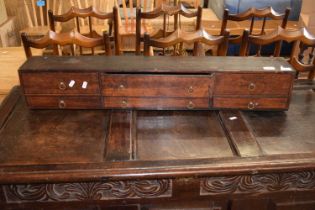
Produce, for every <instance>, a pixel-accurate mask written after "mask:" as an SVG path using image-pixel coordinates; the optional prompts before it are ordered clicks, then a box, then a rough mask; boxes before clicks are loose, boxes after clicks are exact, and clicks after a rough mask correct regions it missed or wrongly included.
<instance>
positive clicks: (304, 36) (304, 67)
mask: <svg viewBox="0 0 315 210" xmlns="http://www.w3.org/2000/svg"><path fill="white" fill-rule="evenodd" d="M283 41H285V42H287V43H292V44H293V49H292V52H291V55H290V59H289V63H290V64H291V65H292V66H293V67H294V68H295V69H296V70H297V75H298V74H299V73H301V72H307V73H309V76H308V79H309V80H313V78H314V72H315V70H314V69H315V60H314V48H315V36H314V35H313V34H310V33H309V32H308V31H307V29H306V28H300V29H299V30H288V29H283V28H282V27H278V28H276V29H275V30H274V31H273V32H272V33H270V34H266V35H262V36H252V35H250V34H249V31H248V30H245V31H244V33H243V43H242V46H241V50H240V55H242V56H245V55H247V53H248V52H249V51H250V49H251V46H252V45H256V46H260V47H258V48H257V50H256V55H257V56H261V48H262V46H268V45H270V44H272V43H279V42H283ZM307 48H311V49H310V50H309V53H308V56H304V54H306V53H304V51H305V50H306V49H307ZM297 52H298V53H297ZM280 53H281V48H279V47H278V46H276V47H275V49H274V53H273V56H274V57H279V56H280Z"/></svg>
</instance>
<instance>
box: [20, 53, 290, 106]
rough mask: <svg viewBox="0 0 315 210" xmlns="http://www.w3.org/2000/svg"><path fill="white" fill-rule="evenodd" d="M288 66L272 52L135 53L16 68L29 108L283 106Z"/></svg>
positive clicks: (58, 59) (57, 59) (41, 62)
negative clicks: (219, 54)
mask: <svg viewBox="0 0 315 210" xmlns="http://www.w3.org/2000/svg"><path fill="white" fill-rule="evenodd" d="M122 59H123V60H124V61H122ZM174 62H175V64H174ZM176 63H178V65H176ZM271 64H272V65H273V69H274V70H272V71H270V70H268V71H266V70H264V69H265V65H269V66H270V65H271ZM283 69H285V70H283ZM294 72H295V71H294V70H293V69H292V67H291V66H290V65H289V64H288V63H287V62H286V61H285V60H282V59H274V58H254V59H253V58H230V57H221V58H220V57H215V59H213V60H211V59H209V58H202V57H195V58H193V59H191V58H185V57H182V58H175V60H170V59H169V58H165V57H157V58H156V57H155V58H145V57H139V56H137V57H134V56H132V57H131V56H130V57H128V56H124V57H111V58H106V57H78V58H67V57H49V58H39V57H35V58H31V59H30V60H28V61H27V62H26V63H25V64H24V65H23V66H22V67H21V68H20V70H19V73H20V80H21V84H22V86H23V89H24V94H25V96H26V98H27V102H28V105H29V107H30V108H33V109H37V108H50V109H54V108H55V109H79V108H80V109H94V108H103V109H151V110H177V109H179V110H191V109H198V110H200V109H201V110H202V109H209V110H211V109H243V110H286V109H288V107H289V102H290V96H291V89H292V84H293V80H294Z"/></svg>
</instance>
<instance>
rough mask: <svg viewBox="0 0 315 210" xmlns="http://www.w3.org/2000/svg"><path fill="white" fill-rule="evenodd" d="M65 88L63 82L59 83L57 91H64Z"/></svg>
mask: <svg viewBox="0 0 315 210" xmlns="http://www.w3.org/2000/svg"><path fill="white" fill-rule="evenodd" d="M66 88H67V85H66V84H65V83H64V82H60V83H59V89H60V90H65V89H66Z"/></svg>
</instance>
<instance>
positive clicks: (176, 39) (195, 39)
mask: <svg viewBox="0 0 315 210" xmlns="http://www.w3.org/2000/svg"><path fill="white" fill-rule="evenodd" d="M228 37H229V32H225V33H224V36H212V35H209V34H208V33H207V32H206V31H205V30H204V29H199V30H197V31H194V32H183V31H182V30H181V29H177V30H176V31H175V32H173V33H172V34H170V35H169V36H167V37H165V38H158V39H151V38H150V35H148V34H147V33H145V35H144V55H145V56H150V47H156V48H167V47H170V46H174V45H176V44H179V43H186V44H194V50H193V55H194V56H199V55H203V53H202V52H200V48H199V44H200V43H202V44H206V45H216V46H218V55H219V56H225V55H226V53H227V48H228ZM174 55H175V54H174Z"/></svg>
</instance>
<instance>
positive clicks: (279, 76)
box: [213, 73, 293, 110]
mask: <svg viewBox="0 0 315 210" xmlns="http://www.w3.org/2000/svg"><path fill="white" fill-rule="evenodd" d="M292 83H293V74H291V73H218V74H217V75H216V77H215V87H214V96H213V107H214V108H236V109H249V110H265V109H267V110H269V109H288V106H289V99H290V92H291V88H292Z"/></svg>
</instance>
